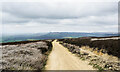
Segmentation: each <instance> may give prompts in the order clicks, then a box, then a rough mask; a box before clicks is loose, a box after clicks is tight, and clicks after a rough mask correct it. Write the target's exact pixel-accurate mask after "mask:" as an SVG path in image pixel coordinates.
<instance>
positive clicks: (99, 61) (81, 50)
mask: <svg viewBox="0 0 120 72" xmlns="http://www.w3.org/2000/svg"><path fill="white" fill-rule="evenodd" d="M99 39H100V38H99ZM90 40H91V38H76V39H60V40H59V41H60V43H61V44H62V45H63V46H65V47H66V48H68V50H69V51H70V52H72V53H75V54H76V55H77V56H79V57H80V59H82V60H87V61H88V62H89V64H90V65H93V67H94V68H97V69H99V70H120V61H119V59H120V55H119V53H120V49H119V47H118V40H116V39H115V40H112V39H107V40H94V41H90ZM110 52H111V53H110Z"/></svg>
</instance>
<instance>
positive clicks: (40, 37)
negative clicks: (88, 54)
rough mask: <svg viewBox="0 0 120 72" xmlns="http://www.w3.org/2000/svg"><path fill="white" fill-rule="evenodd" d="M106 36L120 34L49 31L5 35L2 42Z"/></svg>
mask: <svg viewBox="0 0 120 72" xmlns="http://www.w3.org/2000/svg"><path fill="white" fill-rule="evenodd" d="M106 36H118V34H117V33H83V32H49V33H36V34H21V35H3V37H2V42H15V41H26V40H44V39H62V38H78V37H106Z"/></svg>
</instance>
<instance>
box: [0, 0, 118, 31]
mask: <svg viewBox="0 0 120 72" xmlns="http://www.w3.org/2000/svg"><path fill="white" fill-rule="evenodd" d="M0 13H2V25H3V32H4V33H38V32H117V31H118V2H97V1H96V2H95V1H93V2H80V0H66V1H63V0H61V1H59V0H55V1H43V0H41V1H40V2H24V1H23V2H14V1H13V2H4V3H2V10H1V11H0Z"/></svg>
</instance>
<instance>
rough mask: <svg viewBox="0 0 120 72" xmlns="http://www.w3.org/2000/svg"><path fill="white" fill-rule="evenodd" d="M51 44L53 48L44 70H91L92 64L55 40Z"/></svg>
mask: <svg viewBox="0 0 120 72" xmlns="http://www.w3.org/2000/svg"><path fill="white" fill-rule="evenodd" d="M52 44H53V50H52V52H51V53H50V55H49V58H48V61H47V65H46V67H45V69H46V70H93V67H92V66H90V65H88V63H87V62H85V61H82V60H80V59H79V58H78V57H76V56H75V55H73V54H72V53H71V52H69V51H68V49H67V48H65V47H63V46H62V45H60V44H59V42H56V40H55V41H53V43H52Z"/></svg>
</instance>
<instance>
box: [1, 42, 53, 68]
mask: <svg viewBox="0 0 120 72" xmlns="http://www.w3.org/2000/svg"><path fill="white" fill-rule="evenodd" d="M51 42H52V40H42V41H40V40H39V41H22V42H10V43H2V46H1V47H0V49H2V59H0V69H3V70H41V69H44V66H45V64H46V61H47V59H48V54H49V53H50V51H51V50H52V44H51ZM1 66H2V67H1Z"/></svg>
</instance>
